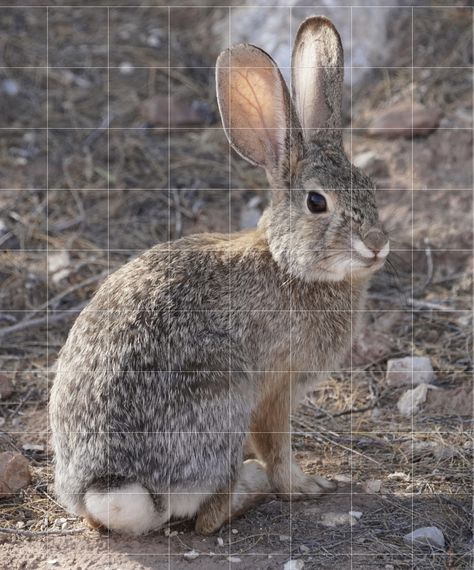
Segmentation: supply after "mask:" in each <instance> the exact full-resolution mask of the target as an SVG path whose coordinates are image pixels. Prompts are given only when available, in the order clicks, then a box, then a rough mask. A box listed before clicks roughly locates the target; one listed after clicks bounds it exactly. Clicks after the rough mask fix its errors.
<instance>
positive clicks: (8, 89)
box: [2, 79, 20, 97]
mask: <svg viewBox="0 0 474 570" xmlns="http://www.w3.org/2000/svg"><path fill="white" fill-rule="evenodd" d="M2 91H3V92H4V93H5V95H8V96H9V97H15V95H18V93H19V92H20V86H19V85H18V83H17V82H16V81H15V80H14V79H4V80H3V81H2Z"/></svg>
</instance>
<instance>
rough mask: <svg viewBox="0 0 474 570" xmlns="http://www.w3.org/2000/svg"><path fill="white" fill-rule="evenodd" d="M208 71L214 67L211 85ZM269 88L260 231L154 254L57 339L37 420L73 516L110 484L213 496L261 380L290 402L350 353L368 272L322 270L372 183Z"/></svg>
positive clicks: (114, 282)
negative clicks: (282, 378) (272, 378)
mask: <svg viewBox="0 0 474 570" xmlns="http://www.w3.org/2000/svg"><path fill="white" fill-rule="evenodd" d="M312 24H313V25H316V27H318V26H330V29H331V30H333V28H332V25H330V23H328V21H327V20H325V19H323V18H317V19H313V22H312ZM304 25H306V26H308V24H307V23H306V22H305V24H304ZM334 33H336V34H337V32H335V30H334ZM336 43H337V42H336ZM337 45H339V44H337ZM235 49H236V50H239V49H240V50H243V53H244V55H245V50H249V53H250V52H251V53H254V52H253V51H252V50H255V48H252V47H251V46H239V47H238V48H235ZM262 53H263V52H262ZM229 55H230V57H232V56H233V52H232V51H231V52H228V51H227V52H224V54H223V55H222V56H221V62H222V57H223V56H225V57H226V58H229ZM337 55H338V57H341V54H340V53H338V54H337ZM265 57H267V58H268V61H270V62H271V59H270V58H269V56H266V54H265ZM323 60H324V58H323ZM272 65H273V63H272ZM219 73H222V68H220V67H219V61H218V88H219V85H222V81H224V79H225V78H223V77H221V76H220V75H219ZM321 77H322V79H321V80H320V81H322V83H321V84H320V85H319V87H320V89H321V93H323V94H324V100H325V101H329V102H330V103H331V106H332V108H334V106H340V91H341V85H340V82H342V73H339V74H338V76H336V77H332V76H331V74H330V73H329V74H321ZM283 89H284V92H285V97H286V100H285V101H286V102H285V104H286V108H285V117H286V120H287V121H288V120H291V122H292V127H293V128H292V129H291V132H290V131H289V130H288V132H287V134H286V136H285V145H284V152H283V154H282V156H279V157H273V158H272V161H271V164H266V165H265V167H266V169H267V172H268V176H269V179H270V180H271V182H272V185H273V187H274V190H273V191H272V194H273V196H272V201H271V204H270V206H269V207H268V208H267V210H266V212H265V213H264V215H263V217H262V220H261V223H260V225H259V228H258V229H257V230H255V231H249V232H241V233H237V234H232V235H230V236H229V235H218V234H202V235H196V236H191V237H187V238H183V239H180V240H178V241H175V242H172V243H168V244H159V245H157V246H155V247H154V248H152V249H151V250H149V251H147V252H145V253H144V254H143V255H141V256H140V257H138V258H136V259H134V260H133V261H131V262H129V263H128V264H126V265H125V266H124V267H122V268H121V269H120V270H118V271H117V272H115V273H114V274H112V275H110V277H109V278H108V279H107V280H106V282H105V283H104V284H103V285H102V286H101V287H100V289H99V290H98V291H97V293H96V294H95V296H94V297H93V299H92V300H91V302H90V304H89V305H88V307H87V308H86V309H84V311H82V313H81V314H80V315H79V317H78V318H77V320H76V322H75V323H74V325H73V327H72V329H71V331H70V334H69V336H68V339H67V341H66V343H65V345H64V347H63V348H62V350H61V353H60V357H59V361H58V368H57V375H56V379H55V382H54V386H53V390H52V394H51V404H50V414H51V427H52V431H53V446H54V450H55V454H56V493H57V495H58V497H59V500H60V501H61V502H62V503H63V504H64V505H65V506H66V507H67V508H68V509H69V510H71V511H72V512H76V513H80V514H84V504H83V498H84V494H85V492H86V491H87V489H88V488H90V487H91V486H99V487H100V486H105V487H108V486H109V485H112V486H113V485H120V484H121V483H122V482H124V481H125V482H139V483H141V484H142V485H143V486H144V487H145V488H147V489H148V490H149V491H150V492H151V493H153V494H157V495H158V496H157V497H156V498H155V501H156V505H157V508H160V499H159V494H160V493H166V492H168V491H170V490H171V491H173V490H186V491H190V492H192V491H193V490H195V491H196V492H197V491H200V490H204V491H211V492H215V491H220V490H222V489H226V488H227V486H228V485H229V483H230V482H232V481H233V480H234V479H235V476H236V474H237V472H238V470H239V468H240V465H241V462H242V446H243V440H244V437H245V434H246V433H247V432H248V429H249V422H250V417H251V414H252V413H253V412H254V411H255V409H256V404H257V402H258V400H259V386H260V383H261V379H262V376H263V372H262V371H273V372H276V373H280V372H281V373H282V374H283V373H285V374H288V372H290V371H291V372H294V373H295V377H296V378H301V379H302V380H304V381H303V383H302V384H301V383H300V386H303V389H302V390H300V391H301V393H304V390H305V389H306V388H307V387H308V385H309V384H310V383H312V382H314V381H315V379H316V378H320V377H321V376H324V374H322V373H320V372H319V371H326V370H333V369H335V368H336V367H337V366H338V364H339V362H340V360H341V359H342V358H343V356H344V354H345V353H346V351H347V350H348V348H349V346H350V341H351V331H353V330H354V327H356V326H357V323H356V320H357V319H356V317H357V313H354V312H353V310H354V309H359V308H361V307H362V306H363V302H364V297H365V291H366V288H367V283H368V279H369V277H370V274H371V272H372V269H370V268H369V269H367V270H366V271H362V272H359V273H357V272H355V273H353V274H352V275H351V274H350V273H349V274H348V276H347V277H345V278H344V279H341V280H338V281H334V280H330V279H328V277H327V275H328V273H327V272H328V271H329V272H330V271H331V267H333V264H335V263H339V262H340V260H341V259H342V258H344V259H347V257H348V255H349V254H348V252H350V250H351V243H350V240H351V236H353V235H354V234H357V235H360V236H361V237H362V238H363V235H364V233H366V232H367V230H368V229H370V228H373V227H374V226H377V227H378V226H379V223H378V217H377V210H376V207H375V197H374V188H373V184H372V182H371V181H370V180H369V179H368V178H367V177H366V176H364V175H363V174H362V173H361V172H360V171H358V170H357V169H356V168H354V167H352V166H351V164H350V162H349V161H348V159H347V158H346V156H345V154H344V151H343V149H342V145H341V142H340V140H339V137H338V135H337V134H335V133H334V132H333V133H332V134H331V130H325V129H324V125H322V128H323V130H318V133H319V136H317V137H309V138H307V137H303V136H302V134H301V132H300V130H299V127H298V125H299V123H298V118H297V116H296V112H297V111H298V109H296V112H295V110H293V108H292V107H291V104H290V98H289V95H288V94H287V91H286V86H284V87H283ZM222 97H223V95H222V91H221V94H220V98H222ZM220 104H221V110H222V105H225V102H223V101H221V100H220ZM335 116H336V117H337V118H338V121H340V112H339V113H337V112H336V114H334V113H333V114H332V115H331V117H332V119H331V121H333V122H332V123H331V124H330V127H331V129H333V128H334V127H338V126H339V127H340V123H339V122H338V123H337V124H335V123H334V117H335ZM317 128H318V129H321V125H318V126H317ZM240 150H241V149H240ZM247 158H249V157H247ZM311 189H320V190H323V191H324V192H326V194H327V195H330V196H332V200H333V201H334V204H335V208H334V212H332V213H331V215H324V216H317V215H316V216H315V215H312V214H310V213H309V212H308V210H307V208H306V196H307V192H308V190H311ZM290 309H291V310H290ZM307 371H314V373H313V374H311V373H308V372H307ZM296 403H297V402H295V404H296Z"/></svg>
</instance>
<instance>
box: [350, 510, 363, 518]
mask: <svg viewBox="0 0 474 570" xmlns="http://www.w3.org/2000/svg"><path fill="white" fill-rule="evenodd" d="M349 514H350V515H351V517H354V518H355V519H360V517H361V516H362V513H361V511H349Z"/></svg>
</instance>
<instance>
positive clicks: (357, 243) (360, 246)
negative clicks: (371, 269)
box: [352, 239, 375, 259]
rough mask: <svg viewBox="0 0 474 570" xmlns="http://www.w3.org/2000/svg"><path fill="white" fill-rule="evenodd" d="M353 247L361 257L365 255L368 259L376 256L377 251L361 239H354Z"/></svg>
mask: <svg viewBox="0 0 474 570" xmlns="http://www.w3.org/2000/svg"><path fill="white" fill-rule="evenodd" d="M352 247H353V249H354V251H356V252H357V253H358V254H359V255H360V256H361V257H365V258H366V259H373V258H374V257H375V253H374V252H373V251H372V250H371V249H369V248H368V247H367V246H366V245H365V243H364V242H363V241H361V240H360V239H355V240H353V241H352Z"/></svg>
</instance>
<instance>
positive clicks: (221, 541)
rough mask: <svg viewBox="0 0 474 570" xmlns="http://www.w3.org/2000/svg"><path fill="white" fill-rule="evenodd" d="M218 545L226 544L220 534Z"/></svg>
mask: <svg viewBox="0 0 474 570" xmlns="http://www.w3.org/2000/svg"><path fill="white" fill-rule="evenodd" d="M217 546H224V539H223V538H222V537H220V536H218V537H217Z"/></svg>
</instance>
